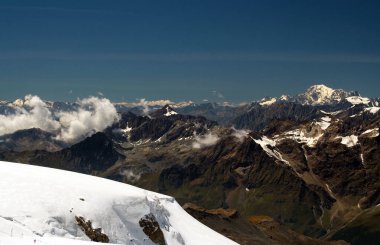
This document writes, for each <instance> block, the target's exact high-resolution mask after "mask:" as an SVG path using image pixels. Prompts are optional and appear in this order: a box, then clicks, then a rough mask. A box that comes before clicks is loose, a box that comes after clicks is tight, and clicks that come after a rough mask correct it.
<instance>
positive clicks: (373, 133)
mask: <svg viewBox="0 0 380 245" xmlns="http://www.w3.org/2000/svg"><path fill="white" fill-rule="evenodd" d="M361 136H366V137H369V138H374V137H377V136H379V128H373V129H368V130H366V131H364V132H363V133H362V134H361Z"/></svg>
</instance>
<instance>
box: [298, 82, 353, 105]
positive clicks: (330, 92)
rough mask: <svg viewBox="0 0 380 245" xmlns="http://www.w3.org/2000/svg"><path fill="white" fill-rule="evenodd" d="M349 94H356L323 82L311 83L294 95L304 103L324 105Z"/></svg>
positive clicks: (337, 100)
mask: <svg viewBox="0 0 380 245" xmlns="http://www.w3.org/2000/svg"><path fill="white" fill-rule="evenodd" d="M350 96H358V93H357V92H347V91H344V90H343V89H332V88H329V87H327V86H325V85H323V84H318V85H313V86H311V87H310V88H308V89H307V90H306V92H304V93H301V94H299V95H297V96H296V97H295V99H296V101H298V102H300V103H301V104H306V105H325V104H332V103H338V102H340V101H342V100H343V99H345V98H347V97H350Z"/></svg>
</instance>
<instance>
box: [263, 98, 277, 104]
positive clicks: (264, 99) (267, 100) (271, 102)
mask: <svg viewBox="0 0 380 245" xmlns="http://www.w3.org/2000/svg"><path fill="white" fill-rule="evenodd" d="M276 101H277V99H276V98H270V97H265V98H263V99H261V100H260V101H259V104H260V105H262V106H268V105H271V104H273V103H275V102H276Z"/></svg>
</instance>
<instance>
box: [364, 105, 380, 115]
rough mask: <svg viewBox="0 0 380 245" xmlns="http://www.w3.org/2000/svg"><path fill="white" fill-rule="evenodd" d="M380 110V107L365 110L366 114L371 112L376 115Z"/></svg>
mask: <svg viewBox="0 0 380 245" xmlns="http://www.w3.org/2000/svg"><path fill="white" fill-rule="evenodd" d="M379 110H380V107H377V106H372V107H368V108H365V109H364V111H365V112H369V113H372V114H376V113H377V112H378V111H379Z"/></svg>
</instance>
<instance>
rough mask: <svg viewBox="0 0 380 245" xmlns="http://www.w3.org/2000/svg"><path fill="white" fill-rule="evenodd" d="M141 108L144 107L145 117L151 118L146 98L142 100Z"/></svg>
mask: <svg viewBox="0 0 380 245" xmlns="http://www.w3.org/2000/svg"><path fill="white" fill-rule="evenodd" d="M140 106H142V107H143V114H144V116H148V117H150V116H149V111H150V109H149V104H148V101H146V100H145V99H144V98H143V99H140Z"/></svg>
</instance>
